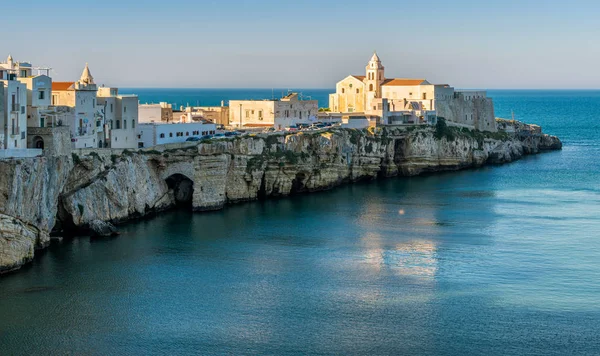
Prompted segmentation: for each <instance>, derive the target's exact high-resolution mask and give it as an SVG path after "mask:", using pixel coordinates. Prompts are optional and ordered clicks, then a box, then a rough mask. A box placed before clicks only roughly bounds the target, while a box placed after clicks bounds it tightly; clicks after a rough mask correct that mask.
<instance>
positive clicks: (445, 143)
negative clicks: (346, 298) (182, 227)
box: [0, 121, 562, 272]
mask: <svg viewBox="0 0 600 356" xmlns="http://www.w3.org/2000/svg"><path fill="white" fill-rule="evenodd" d="M499 127H500V128H501V130H500V132H497V133H490V132H479V131H471V130H467V129H461V128H456V127H430V126H420V127H416V126H398V127H385V128H377V129H375V128H371V129H369V130H355V129H334V130H330V131H327V132H301V133H296V134H289V133H285V134H282V133H279V134H271V135H266V134H259V135H253V136H247V137H242V138H239V137H237V138H227V139H221V140H213V141H211V142H208V143H207V142H186V143H180V144H171V145H165V146H160V147H155V148H151V149H144V150H139V151H135V152H132V151H127V150H125V151H122V153H121V151H112V150H110V149H88V150H78V151H76V152H73V155H72V156H71V157H37V158H30V159H14V160H0V175H1V178H2V179H0V272H2V271H8V270H12V269H15V268H18V267H19V266H21V265H23V264H24V263H27V262H28V261H31V259H32V258H33V255H34V253H35V250H36V249H40V248H43V247H45V246H46V245H47V244H48V243H49V241H50V237H49V234H50V232H51V231H52V230H53V228H54V227H55V224H56V225H57V226H58V229H59V230H62V231H64V232H65V233H69V232H70V233H83V232H89V231H90V229H91V230H92V231H95V233H96V234H98V235H101V236H106V235H111V234H113V233H114V232H115V231H116V230H115V229H114V226H113V225H112V224H116V223H120V222H124V221H126V220H129V219H134V218H140V217H143V216H147V215H149V214H154V213H157V212H160V211H162V210H165V209H169V208H171V207H173V206H175V205H183V204H185V205H189V208H190V209H192V210H194V211H206V210H217V209H222V208H223V207H224V206H225V205H227V204H231V203H236V202H242V201H251V200H256V199H261V198H268V197H281V196H288V195H293V194H301V193H306V192H314V191H319V190H325V189H330V188H333V187H336V186H339V185H341V184H344V183H347V182H355V181H359V180H372V179H376V178H378V177H393V176H398V175H401V176H414V175H419V174H426V173H433V172H439V171H448V170H458V169H464V168H470V167H479V166H482V165H485V164H501V163H507V162H511V161H514V160H517V159H519V158H521V157H523V156H524V155H527V154H535V153H539V152H541V151H546V150H555V149H560V148H561V147H562V143H561V142H560V140H559V139H558V138H556V137H554V136H548V135H545V134H543V133H542V132H541V128H540V127H539V126H535V125H526V124H522V123H518V122H514V121H510V122H509V121H502V122H500V123H499ZM116 152H119V154H116ZM109 223H110V224H109Z"/></svg>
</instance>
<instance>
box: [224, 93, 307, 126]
mask: <svg viewBox="0 0 600 356" xmlns="http://www.w3.org/2000/svg"><path fill="white" fill-rule="evenodd" d="M318 111H319V107H318V101H317V100H302V99H301V98H300V97H299V96H298V94H297V93H291V94H288V95H287V96H285V97H283V98H281V99H279V100H230V101H229V126H235V127H275V128H276V129H277V130H282V129H284V128H286V127H290V126H291V125H296V124H299V123H311V122H315V121H317V114H318Z"/></svg>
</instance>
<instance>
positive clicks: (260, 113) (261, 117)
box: [258, 110, 263, 120]
mask: <svg viewBox="0 0 600 356" xmlns="http://www.w3.org/2000/svg"><path fill="white" fill-rule="evenodd" d="M258 119H259V120H262V119H263V112H262V110H258Z"/></svg>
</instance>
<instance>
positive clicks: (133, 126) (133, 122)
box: [131, 120, 135, 129]
mask: <svg viewBox="0 0 600 356" xmlns="http://www.w3.org/2000/svg"><path fill="white" fill-rule="evenodd" d="M131 128H132V129H135V120H131Z"/></svg>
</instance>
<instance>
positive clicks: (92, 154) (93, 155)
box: [89, 151, 102, 160]
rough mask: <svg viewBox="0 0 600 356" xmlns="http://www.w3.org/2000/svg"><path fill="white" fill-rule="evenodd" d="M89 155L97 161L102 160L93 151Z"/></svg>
mask: <svg viewBox="0 0 600 356" xmlns="http://www.w3.org/2000/svg"><path fill="white" fill-rule="evenodd" d="M89 155H90V156H91V157H96V158H98V160H102V159H101V158H100V155H99V154H98V153H97V152H94V151H92V152H90V154H89Z"/></svg>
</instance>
